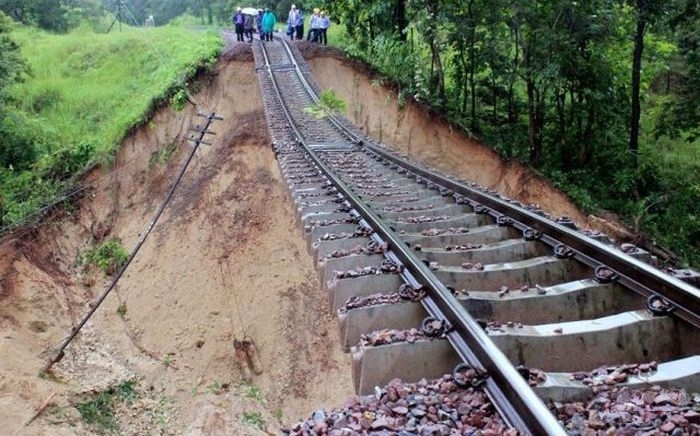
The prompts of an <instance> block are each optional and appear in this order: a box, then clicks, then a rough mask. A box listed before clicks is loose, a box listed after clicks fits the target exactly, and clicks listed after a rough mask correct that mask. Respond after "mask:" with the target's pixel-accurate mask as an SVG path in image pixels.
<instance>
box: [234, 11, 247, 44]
mask: <svg viewBox="0 0 700 436" xmlns="http://www.w3.org/2000/svg"><path fill="white" fill-rule="evenodd" d="M231 21H232V22H233V25H234V26H235V27H236V41H243V23H244V22H245V17H244V16H243V10H242V9H241V7H240V6H239V7H237V8H236V13H235V14H234V15H233V17H231Z"/></svg>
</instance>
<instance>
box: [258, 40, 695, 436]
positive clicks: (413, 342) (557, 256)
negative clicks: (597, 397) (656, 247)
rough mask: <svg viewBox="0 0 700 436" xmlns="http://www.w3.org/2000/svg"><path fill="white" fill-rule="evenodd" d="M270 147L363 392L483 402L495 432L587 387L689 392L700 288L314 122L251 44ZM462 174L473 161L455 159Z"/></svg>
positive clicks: (289, 70) (533, 211)
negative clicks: (406, 390)
mask: <svg viewBox="0 0 700 436" xmlns="http://www.w3.org/2000/svg"><path fill="white" fill-rule="evenodd" d="M253 50H254V54H255V59H256V66H257V72H258V78H259V82H260V85H261V88H262V91H263V99H264V103H265V108H266V116H267V121H268V127H269V129H270V133H271V137H272V146H273V149H274V151H275V153H276V154H277V157H278V162H279V166H280V169H281V171H282V174H283V176H284V178H285V179H286V182H287V184H288V187H289V191H290V195H291V198H292V200H293V203H294V207H295V208H296V210H295V213H296V216H297V218H298V221H299V225H300V226H301V227H302V228H303V231H304V235H305V237H306V239H307V241H308V249H309V252H310V253H311V254H312V255H313V256H314V259H315V262H316V267H317V269H318V271H319V275H320V278H321V283H322V284H323V289H322V292H324V293H325V294H327V296H328V306H329V310H330V311H331V312H332V313H334V314H337V315H338V319H339V325H340V329H339V331H340V343H341V346H342V347H343V348H344V349H345V350H346V351H348V352H350V353H351V354H352V368H353V369H352V371H353V374H352V375H353V381H354V385H355V389H356V392H357V393H359V394H373V393H374V394H376V395H377V398H379V397H381V396H382V395H384V394H386V391H382V388H381V387H382V386H385V385H387V383H389V382H390V381H391V380H392V379H395V378H401V379H402V380H404V381H407V382H412V381H417V380H420V379H423V378H434V379H439V378H440V377H444V376H445V374H447V376H446V377H447V380H449V381H451V382H452V383H453V384H456V385H457V386H459V387H461V388H463V389H467V390H469V391H474V390H480V391H481V390H483V392H484V393H485V395H486V396H487V397H488V400H489V401H490V404H491V405H492V407H493V409H494V410H495V411H496V412H498V415H499V416H500V418H501V419H502V420H503V423H504V424H505V425H507V426H509V427H512V428H515V429H517V430H518V431H520V432H522V433H525V434H528V433H531V434H564V433H565V432H564V429H563V427H562V426H561V424H560V423H559V421H557V418H555V416H554V415H552V413H551V412H550V410H549V409H548V408H547V406H546V405H545V403H552V402H559V403H562V402H567V401H574V400H578V399H583V398H586V397H587V396H590V394H591V392H592V389H594V388H595V387H596V386H601V385H603V386H613V385H614V386H618V387H621V386H628V387H641V386H648V385H662V386H666V387H670V388H683V389H687V390H688V391H690V392H698V391H700V375H699V374H698V372H699V371H700V357H699V356H698V352H699V351H700V335H699V334H698V327H700V290H698V288H697V287H695V285H696V284H697V283H698V275H697V273H695V272H693V271H674V270H667V271H662V270H659V269H657V268H656V267H654V266H652V265H651V264H650V263H651V262H652V261H653V258H652V257H651V256H650V255H649V254H648V253H646V252H644V251H643V250H641V249H639V248H637V247H634V246H631V245H628V244H626V245H623V246H621V247H615V246H614V245H612V243H611V241H609V240H608V239H607V237H606V236H605V235H602V234H600V233H597V232H594V231H589V230H579V229H577V228H576V226H575V225H574V224H573V223H572V222H571V221H570V220H568V219H567V218H565V217H564V218H559V219H553V218H551V217H549V216H547V214H546V213H544V212H543V211H541V210H540V208H539V206H537V205H522V204H520V203H518V202H517V201H514V200H511V199H508V198H504V197H501V196H499V195H498V193H496V192H493V191H490V190H488V189H485V188H482V187H480V186H477V185H475V184H473V183H469V182H466V181H461V180H456V179H454V178H452V177H450V176H448V175H444V174H440V173H439V172H437V171H434V170H432V169H430V168H426V167H424V166H422V165H421V164H419V163H416V162H413V161H411V160H410V159H408V158H406V157H404V156H401V155H399V154H397V153H395V152H393V151H392V150H390V149H389V148H387V147H385V146H382V145H381V144H377V143H376V142H374V141H373V140H371V139H369V138H365V137H363V136H362V135H361V134H360V133H359V132H358V131H357V130H356V129H355V128H354V127H353V126H351V125H350V124H349V123H348V122H347V121H345V120H343V119H340V118H338V117H336V116H332V115H328V116H323V117H318V116H316V115H314V114H313V113H312V112H313V111H310V110H309V108H311V107H314V106H315V105H317V103H318V97H317V96H318V95H319V93H320V90H319V89H318V86H317V85H315V84H314V83H313V80H312V78H311V74H310V71H309V69H308V67H307V66H306V63H305V62H304V61H303V59H302V57H301V55H300V54H299V52H298V51H297V50H296V49H295V48H294V47H290V46H288V45H287V43H286V42H285V41H281V40H277V41H274V42H271V43H265V44H263V43H260V44H255V45H254V46H253ZM465 163H468V160H465Z"/></svg>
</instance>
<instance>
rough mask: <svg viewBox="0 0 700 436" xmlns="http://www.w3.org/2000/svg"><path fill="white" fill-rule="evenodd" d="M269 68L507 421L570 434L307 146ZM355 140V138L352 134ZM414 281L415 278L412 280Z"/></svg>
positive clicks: (390, 232)
mask: <svg viewBox="0 0 700 436" xmlns="http://www.w3.org/2000/svg"><path fill="white" fill-rule="evenodd" d="M282 44H283V45H284V47H285V49H286V50H287V53H288V55H289V57H290V59H291V60H292V63H293V65H294V66H295V71H296V73H297V75H298V76H299V78H300V81H301V82H302V84H303V86H304V87H305V89H306V91H307V92H308V93H309V95H310V96H312V99H314V101H318V100H317V98H316V96H315V93H314V91H313V89H311V87H310V86H309V84H308V82H307V81H306V79H305V78H304V77H303V74H302V72H301V70H300V68H299V66H298V64H297V63H296V60H295V59H294V56H293V55H292V53H291V50H290V49H289V47H288V45H287V43H286V41H283V40H282ZM262 52H263V55H264V57H265V62H266V64H267V70H268V72H269V74H270V78H271V80H272V82H273V85H274V88H275V93H276V95H277V97H278V99H280V102H281V103H282V108H283V111H284V113H285V116H286V117H287V119H288V121H289V123H290V125H291V128H292V130H293V131H294V132H295V134H296V135H297V136H298V138H299V142H300V145H302V147H303V148H304V151H305V152H306V153H307V154H308V155H309V156H310V157H311V159H312V160H313V161H314V163H315V164H316V165H317V166H318V168H319V169H320V170H321V172H322V173H323V174H324V175H325V176H326V177H327V178H328V180H330V181H331V182H332V183H333V184H334V185H335V186H336V187H337V188H338V190H339V191H340V192H341V193H342V194H343V195H344V196H345V198H346V200H347V201H348V202H349V203H351V204H352V205H353V207H354V208H355V210H356V211H357V212H358V213H359V214H360V215H361V216H362V217H363V218H364V219H365V220H366V221H367V222H368V223H369V224H370V225H371V226H372V228H373V229H374V230H375V232H377V233H378V234H379V235H380V236H381V237H382V238H383V239H384V240H385V241H387V243H388V245H389V246H390V247H391V248H392V251H393V253H394V254H395V255H396V257H397V258H398V259H399V260H400V261H401V262H402V263H404V265H405V267H406V268H407V269H408V270H409V271H410V272H411V273H412V274H413V275H415V281H416V282H417V283H420V284H421V285H422V286H424V287H425V288H426V289H428V292H429V294H430V297H431V298H430V299H428V301H426V302H425V306H426V309H428V312H429V313H431V315H433V316H436V317H439V318H440V319H446V320H447V321H449V322H450V324H451V325H452V326H453V327H454V328H455V331H454V332H453V333H451V334H449V335H448V339H449V340H450V343H451V344H452V345H453V347H455V350H456V351H457V353H458V354H459V356H460V357H461V358H462V359H463V360H464V361H465V362H467V363H468V364H470V365H472V366H474V367H477V368H484V369H485V370H486V371H487V372H488V375H489V378H488V379H487V381H486V386H485V390H486V391H487V393H488V394H489V397H490V398H491V399H492V401H493V403H494V405H495V406H496V407H497V409H498V410H499V412H501V414H502V416H503V417H504V419H505V420H506V421H507V422H508V423H509V424H510V425H512V426H513V427H515V428H516V429H518V430H519V431H521V432H523V433H528V434H530V433H532V434H561V435H564V434H566V433H565V432H564V429H563V428H562V427H561V425H560V424H559V422H558V421H557V420H556V418H555V417H554V416H553V415H552V413H551V412H550V411H549V409H548V408H547V407H546V406H545V405H544V403H543V402H542V400H541V399H540V398H539V397H538V396H537V394H535V392H534V391H533V390H532V389H531V388H530V386H529V385H528V383H527V382H526V380H525V379H524V378H523V377H522V376H521V375H520V374H519V373H518V371H517V370H516V369H515V367H514V366H513V365H512V364H511V362H510V361H509V360H508V359H507V358H506V356H505V355H504V354H503V352H502V351H501V350H500V349H499V348H498V347H497V346H496V345H495V344H493V342H492V341H491V340H490V338H489V337H488V335H487V334H486V332H484V330H483V329H482V328H481V326H479V324H478V323H477V322H476V321H475V320H474V318H473V317H472V316H471V315H470V314H469V313H468V312H467V311H466V310H465V309H464V307H463V306H462V305H461V303H459V301H458V300H457V299H456V298H455V297H454V296H453V295H452V293H451V292H450V291H449V290H448V289H447V288H446V287H445V286H444V285H443V284H442V282H440V280H439V279H437V277H436V276H435V275H434V274H433V273H432V271H430V270H429V268H428V267H427V266H426V265H425V264H424V263H423V262H422V260H420V259H419V258H418V257H417V256H416V255H415V253H414V252H413V250H411V249H410V247H408V245H406V243H405V242H403V241H402V240H401V239H400V238H399V237H398V235H397V234H396V233H395V232H394V231H393V230H392V229H391V228H390V227H389V226H388V225H387V224H386V223H384V222H383V220H382V219H381V218H380V217H379V216H378V215H377V214H376V213H375V212H374V211H373V210H372V209H371V208H370V207H369V206H367V205H366V203H364V202H363V201H362V200H361V199H360V198H359V197H357V196H356V195H355V194H354V192H353V191H352V190H350V189H349V188H348V187H347V186H346V185H345V183H344V182H343V181H342V180H341V179H340V178H339V177H337V176H336V175H335V174H334V172H333V171H332V170H331V169H330V168H329V167H328V166H327V165H326V164H325V163H324V162H323V160H322V159H321V158H320V157H319V155H318V154H317V153H316V152H315V151H313V150H312V149H311V148H310V147H308V145H307V144H306V143H305V141H304V139H303V136H302V135H301V132H300V131H299V130H298V128H297V126H296V125H295V124H294V122H293V120H292V118H291V115H290V113H289V111H288V110H287V108H286V106H285V105H284V100H283V98H282V96H281V93H280V91H279V89H278V84H277V82H276V80H275V77H274V75H273V74H272V69H271V68H270V65H269V59H268V57H267V54H266V52H265V48H264V45H263V49H262ZM333 124H335V125H336V127H338V128H341V129H342V131H343V132H346V133H348V132H347V131H346V129H345V128H343V127H342V126H341V125H340V123H339V122H337V121H334V122H333ZM348 136H349V137H350V138H352V137H355V135H354V134H350V135H348ZM408 278H409V280H410V276H409V277H408Z"/></svg>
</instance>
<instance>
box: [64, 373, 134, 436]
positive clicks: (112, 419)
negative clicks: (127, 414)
mask: <svg viewBox="0 0 700 436" xmlns="http://www.w3.org/2000/svg"><path fill="white" fill-rule="evenodd" d="M134 385H135V382H134V381H124V382H122V383H121V384H120V385H118V386H114V387H111V388H109V389H106V390H104V391H101V392H97V393H96V394H95V395H94V396H93V397H92V398H91V399H89V400H86V401H84V402H82V403H78V404H76V405H75V406H74V407H75V408H76V409H77V410H78V412H79V413H80V416H81V417H82V418H83V421H85V422H86V423H87V424H91V425H94V426H96V427H97V428H98V430H100V431H108V432H115V431H118V430H119V424H118V423H117V420H116V416H115V408H116V403H118V402H120V401H124V402H127V403H131V402H133V401H134V400H135V399H136V391H135V389H134Z"/></svg>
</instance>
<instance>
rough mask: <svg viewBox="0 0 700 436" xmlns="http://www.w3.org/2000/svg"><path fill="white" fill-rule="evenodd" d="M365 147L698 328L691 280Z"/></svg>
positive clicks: (698, 302) (699, 301) (699, 296)
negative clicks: (563, 249)
mask: <svg viewBox="0 0 700 436" xmlns="http://www.w3.org/2000/svg"><path fill="white" fill-rule="evenodd" d="M364 147H365V148H367V149H369V150H371V151H372V152H374V153H376V154H377V155H379V156H381V157H382V158H384V159H387V160H388V161H391V162H393V163H396V164H400V165H401V166H403V167H404V168H406V169H408V170H409V171H411V172H413V173H414V174H416V175H419V176H420V177H423V178H425V179H427V180H430V181H433V182H435V183H437V184H440V185H442V186H443V187H445V188H447V189H451V190H452V191H454V192H456V193H458V194H460V195H464V196H465V197H468V198H471V199H475V200H476V201H477V202H479V203H480V204H482V205H483V206H486V207H487V208H489V209H491V210H493V211H495V212H496V213H497V214H503V215H506V216H508V217H510V218H512V219H513V220H515V221H519V222H520V223H522V224H524V225H525V226H529V227H531V228H532V229H534V230H537V231H539V232H540V233H542V234H544V235H548V237H549V238H552V239H553V240H554V241H557V242H559V243H562V244H565V245H568V246H569V247H570V248H571V249H573V250H574V251H575V252H577V253H578V254H579V259H580V260H582V261H584V262H585V263H587V264H589V265H591V266H597V265H604V266H606V267H608V268H610V269H611V270H613V271H615V272H616V273H617V274H618V275H619V276H620V279H619V282H620V283H622V284H623V285H625V286H626V287H629V288H630V289H632V290H633V291H635V292H637V293H639V294H641V295H643V296H644V297H649V296H650V295H652V294H658V295H660V296H662V297H663V298H664V299H666V300H668V301H669V302H671V303H672V304H673V305H675V306H676V307H677V309H678V310H676V311H675V312H674V314H675V315H677V316H679V317H680V318H682V319H684V320H685V321H687V322H689V323H691V324H693V325H694V326H696V327H699V328H700V289H698V288H696V287H695V286H693V285H691V284H690V283H686V282H684V281H682V280H679V279H677V278H675V277H673V276H671V275H669V274H667V273H665V272H664V271H661V270H659V269H657V268H655V267H653V266H652V265H649V264H647V263H644V262H642V261H640V260H637V259H635V258H634V257H632V256H630V255H628V254H626V253H624V252H622V251H621V250H618V249H617V248H615V247H612V246H610V245H607V244H604V243H602V242H600V241H597V240H595V239H593V238H590V237H587V236H585V235H583V234H581V233H580V232H578V231H575V230H572V229H570V228H568V227H566V226H564V225H561V224H559V223H556V222H555V221H552V220H550V219H547V218H545V217H542V216H540V215H538V214H536V213H534V212H531V211H529V210H527V209H525V208H522V207H519V206H516V205H514V204H511V203H509V202H507V201H505V200H502V199H500V198H497V197H495V196H493V195H488V194H486V193H484V192H481V191H480V190H477V189H475V188H473V187H471V186H468V185H466V184H464V183H461V182H457V181H455V180H452V179H450V178H447V177H445V176H442V175H440V174H436V173H434V172H432V171H430V170H427V169H425V168H423V167H421V166H419V165H416V164H413V163H410V162H405V161H403V160H402V159H400V158H399V157H398V156H395V155H394V154H393V153H391V152H389V151H387V150H383V149H381V148H380V147H376V146H373V145H371V144H365V145H364ZM552 243H554V242H552V240H550V244H552Z"/></svg>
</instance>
